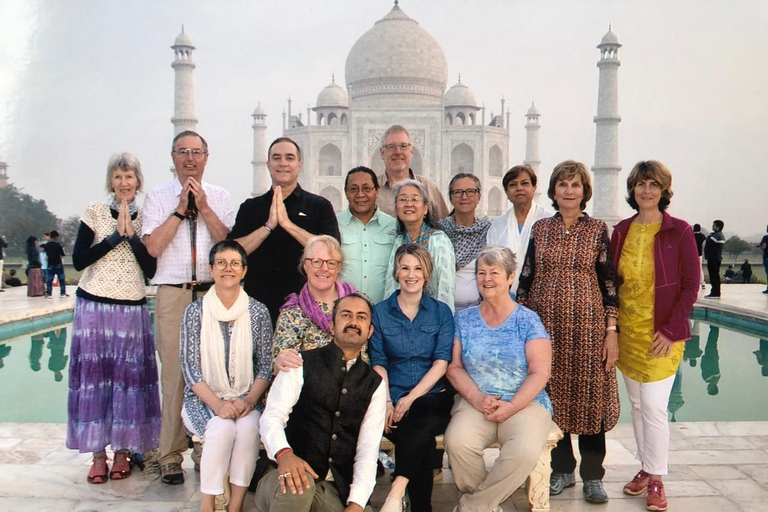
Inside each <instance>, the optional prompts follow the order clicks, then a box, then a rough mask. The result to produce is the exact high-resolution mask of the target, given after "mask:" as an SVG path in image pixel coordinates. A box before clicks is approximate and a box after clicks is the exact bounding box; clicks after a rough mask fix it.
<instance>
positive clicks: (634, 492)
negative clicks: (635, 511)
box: [624, 469, 651, 496]
mask: <svg viewBox="0 0 768 512" xmlns="http://www.w3.org/2000/svg"><path fill="white" fill-rule="evenodd" d="M650 478H651V475H649V474H648V473H646V472H645V471H643V470H642V469H641V470H640V472H639V473H638V474H636V475H635V478H633V479H632V481H631V482H629V483H628V484H627V485H625V486H624V494H629V495H630V496H640V495H641V494H645V491H647V490H648V482H649V480H650Z"/></svg>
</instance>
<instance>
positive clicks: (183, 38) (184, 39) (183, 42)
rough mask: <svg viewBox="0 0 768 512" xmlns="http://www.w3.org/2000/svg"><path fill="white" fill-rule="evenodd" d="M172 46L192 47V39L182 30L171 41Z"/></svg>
mask: <svg viewBox="0 0 768 512" xmlns="http://www.w3.org/2000/svg"><path fill="white" fill-rule="evenodd" d="M173 46H191V47H192V48H194V46H193V45H192V40H191V39H190V38H189V36H188V35H187V34H185V33H184V32H182V33H181V34H179V36H178V37H177V38H176V40H175V41H174V42H173Z"/></svg>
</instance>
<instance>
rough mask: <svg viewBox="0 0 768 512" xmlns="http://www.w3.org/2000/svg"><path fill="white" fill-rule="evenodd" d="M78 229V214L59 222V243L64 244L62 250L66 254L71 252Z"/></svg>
mask: <svg viewBox="0 0 768 512" xmlns="http://www.w3.org/2000/svg"><path fill="white" fill-rule="evenodd" d="M78 229H80V216H79V215H72V216H70V217H67V218H66V219H64V220H63V221H61V224H59V243H60V244H61V245H63V246H64V252H66V253H67V254H72V249H73V248H74V247H75V239H76V238H77V230H78Z"/></svg>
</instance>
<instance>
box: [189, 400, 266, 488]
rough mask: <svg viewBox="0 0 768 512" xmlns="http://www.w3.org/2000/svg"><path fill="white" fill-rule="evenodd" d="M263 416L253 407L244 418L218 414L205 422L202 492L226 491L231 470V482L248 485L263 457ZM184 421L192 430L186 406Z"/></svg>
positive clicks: (201, 464)
mask: <svg viewBox="0 0 768 512" xmlns="http://www.w3.org/2000/svg"><path fill="white" fill-rule="evenodd" d="M259 418H261V414H260V413H259V412H258V411H256V410H253V411H251V413H250V414H248V415H247V416H245V417H244V418H238V419H236V420H225V419H222V418H219V417H218V416H214V417H213V418H211V419H210V420H208V423H207V424H206V425H205V432H204V433H203V435H202V439H203V456H202V458H201V459H200V492H202V493H203V494H212V495H214V496H215V495H218V494H223V493H224V476H225V475H226V474H227V471H229V482H230V483H231V484H234V485H237V486H239V487H248V486H249V485H250V484H251V479H252V478H253V471H254V470H255V469H256V460H257V459H258V458H259ZM182 419H183V420H184V425H185V426H186V427H187V429H188V430H189V431H190V432H193V431H194V430H193V429H192V428H191V424H190V421H189V417H188V416H187V415H186V411H184V410H182Z"/></svg>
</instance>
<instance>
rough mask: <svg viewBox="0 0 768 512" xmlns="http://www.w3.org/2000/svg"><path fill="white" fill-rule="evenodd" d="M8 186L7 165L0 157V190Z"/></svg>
mask: <svg viewBox="0 0 768 512" xmlns="http://www.w3.org/2000/svg"><path fill="white" fill-rule="evenodd" d="M7 186H8V164H7V163H5V160H3V157H2V156H0V189H2V188H5V187H7Z"/></svg>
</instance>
